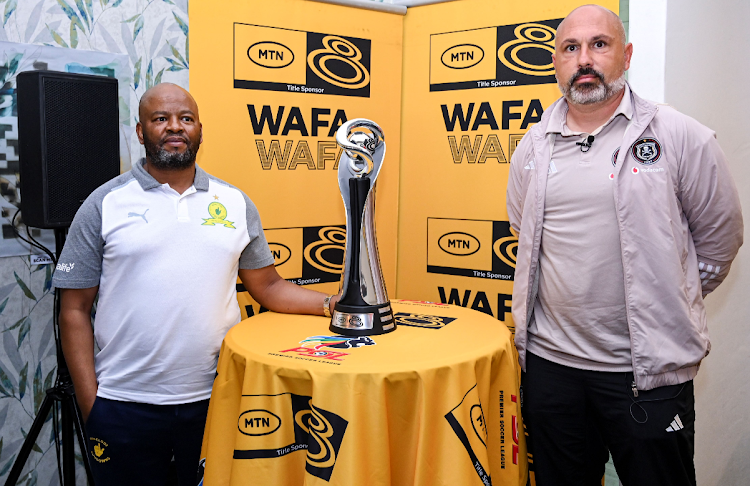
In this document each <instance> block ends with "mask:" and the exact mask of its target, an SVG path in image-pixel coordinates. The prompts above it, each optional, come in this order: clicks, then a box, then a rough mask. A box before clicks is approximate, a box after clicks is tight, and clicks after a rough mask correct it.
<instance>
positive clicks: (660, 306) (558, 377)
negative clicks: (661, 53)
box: [507, 5, 743, 486]
mask: <svg viewBox="0 0 750 486" xmlns="http://www.w3.org/2000/svg"><path fill="white" fill-rule="evenodd" d="M632 55H633V46H632V44H628V43H627V42H626V39H625V30H624V29H623V26H622V22H621V21H620V19H619V18H618V17H617V15H616V14H614V13H613V12H611V11H609V10H607V9H605V8H602V7H600V6H596V5H586V6H583V7H579V8H577V9H575V10H573V11H572V12H571V13H570V14H569V15H568V16H567V17H566V18H565V19H564V20H563V21H562V23H561V24H560V25H559V27H558V29H557V36H556V39H555V54H554V55H553V63H554V66H555V71H556V77H557V82H558V85H559V87H560V91H561V92H562V94H563V97H562V98H561V99H559V100H558V101H556V102H555V103H554V104H553V105H552V106H550V107H549V108H548V109H547V110H546V111H545V112H544V115H543V117H542V119H541V121H540V122H539V123H538V124H537V125H535V126H534V127H533V128H532V129H531V130H529V132H528V133H527V134H526V135H525V136H524V138H523V140H522V141H521V142H520V144H519V146H518V148H517V149H516V151H515V153H514V154H513V158H512V161H511V165H510V177H509V183H508V195H507V206H508V213H509V219H510V223H511V226H512V227H513V229H514V230H515V231H516V232H517V234H518V235H519V237H518V252H517V263H516V272H515V283H514V290H513V307H512V310H513V319H514V322H515V325H516V335H515V342H516V347H517V348H518V353H519V361H520V364H521V368H522V370H523V375H522V413H523V418H524V421H525V423H526V425H527V427H528V432H529V439H530V440H529V451H530V453H531V454H533V458H534V462H533V469H534V471H535V476H536V484H537V485H538V486H546V485H576V486H581V485H584V486H586V485H591V486H593V485H600V484H601V479H602V476H603V474H604V465H605V463H606V462H607V459H608V453H611V455H612V458H613V460H614V464H615V468H616V469H617V474H618V475H619V477H620V480H621V481H622V483H623V484H624V485H626V486H628V485H660V486H666V485H675V486H677V485H680V486H684V485H689V484H693V485H694V484H695V482H696V479H695V468H694V463H693V450H694V435H695V408H694V401H695V400H694V393H693V381H692V380H693V378H694V377H695V375H696V373H697V372H698V367H699V366H700V363H701V360H702V359H703V358H704V357H706V356H707V355H708V352H709V350H710V347H711V346H710V342H709V339H708V331H707V325H706V311H705V307H704V304H703V299H704V297H706V295H708V294H709V293H710V292H711V291H713V290H714V289H715V288H716V287H717V286H718V285H719V284H720V283H721V282H722V281H723V280H724V278H725V277H726V276H727V273H728V272H729V267H730V265H731V263H732V260H733V259H734V257H735V256H736V255H737V251H738V249H739V247H740V245H741V244H742V232H743V226H742V214H741V210H740V204H739V198H738V196H737V190H736V188H735V186H734V183H733V182H732V178H731V176H730V174H729V170H728V168H727V164H726V160H725V157H724V154H723V152H722V151H721V149H720V148H719V145H718V143H717V142H716V139H715V136H714V133H713V132H712V131H711V130H709V129H708V128H706V127H704V126H703V125H701V124H699V123H698V122H696V121H695V120H693V119H692V118H689V117H687V116H685V115H682V114H680V113H678V112H677V111H676V110H674V109H672V108H670V107H668V106H663V105H662V106H657V105H655V104H653V103H651V102H649V101H646V100H643V99H641V98H640V97H638V96H637V95H636V94H635V93H634V92H633V91H632V90H631V89H630V87H629V86H628V84H627V82H626V81H625V71H626V70H627V69H628V68H629V67H630V59H631V56H632Z"/></svg>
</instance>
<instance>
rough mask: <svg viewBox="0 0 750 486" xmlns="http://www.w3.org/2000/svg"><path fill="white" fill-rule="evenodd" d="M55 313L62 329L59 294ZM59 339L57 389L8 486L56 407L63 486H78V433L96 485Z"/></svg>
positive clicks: (59, 233)
mask: <svg viewBox="0 0 750 486" xmlns="http://www.w3.org/2000/svg"><path fill="white" fill-rule="evenodd" d="M66 231H67V228H55V250H56V251H55V253H56V254H57V256H58V257H59V256H60V254H61V253H62V249H63V246H64V245H65V232H66ZM53 312H54V313H55V315H54V319H53V320H52V321H53V324H52V325H53V326H59V324H58V322H59V319H60V293H59V292H58V291H57V290H55V306H54V310H53ZM59 335H60V334H59V329H55V346H56V349H57V380H55V386H54V387H52V388H50V389H49V390H47V393H46V395H45V397H44V400H43V401H42V405H41V406H40V407H39V413H38V414H37V416H36V418H35V419H34V423H33V424H32V425H31V429H30V430H29V434H28V435H27V436H26V440H25V441H24V442H23V446H21V451H20V452H19V453H18V457H17V458H16V461H15V462H14V463H13V467H12V468H11V470H10V474H9V475H8V478H7V479H6V481H5V486H15V485H16V484H17V483H18V479H19V478H20V476H21V471H22V470H23V467H24V465H25V464H26V461H27V460H28V458H29V454H31V450H32V448H33V447H34V444H35V443H36V440H37V438H38V437H39V433H40V432H41V431H42V427H44V423H45V422H46V420H47V416H48V415H49V413H50V411H51V410H52V408H53V405H55V404H56V403H57V404H59V405H60V406H61V411H60V415H61V427H60V428H61V430H62V438H61V442H62V471H63V483H62V486H75V484H76V473H75V467H76V461H75V452H74V449H73V445H74V444H73V433H74V431H75V434H76V436H77V437H78V446H79V448H80V450H81V456H82V457H83V466H84V468H85V469H86V478H87V479H88V483H89V485H90V486H93V485H94V478H93V476H92V475H91V466H89V459H88V458H89V453H88V448H87V447H86V437H85V436H84V433H85V431H84V427H83V419H82V417H81V411H80V410H79V408H78V404H77V403H76V393H75V390H74V389H73V380H72V379H71V378H70V372H69V371H68V365H67V364H66V363H65V356H63V351H62V345H61V343H60V339H58V338H57V337H58V336H59ZM55 408H56V407H55ZM58 467H59V464H58Z"/></svg>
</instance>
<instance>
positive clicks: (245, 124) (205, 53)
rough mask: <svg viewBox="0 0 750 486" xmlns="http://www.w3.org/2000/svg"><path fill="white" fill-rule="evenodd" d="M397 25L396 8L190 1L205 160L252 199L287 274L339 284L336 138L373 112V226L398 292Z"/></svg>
mask: <svg viewBox="0 0 750 486" xmlns="http://www.w3.org/2000/svg"><path fill="white" fill-rule="evenodd" d="M402 29H403V17H402V16H400V15H395V14H388V13H381V12H374V11H369V10H361V9H354V8H348V7H341V6H337V5H329V4H322V3H316V2H308V1H302V0H274V1H273V2H264V1H247V0H245V1H237V2H208V1H205V0H204V1H193V2H190V42H191V44H192V47H193V49H192V53H191V57H190V63H191V65H190V91H191V93H192V94H193V96H194V97H195V99H196V100H197V102H198V105H199V107H200V118H201V122H202V123H203V135H204V144H203V146H202V147H201V151H200V155H199V157H198V164H199V165H200V166H201V167H203V168H204V169H206V170H207V171H208V172H209V173H211V174H213V175H215V176H217V177H219V178H221V179H223V180H225V181H227V182H229V183H231V184H233V185H235V186H237V187H239V188H240V189H242V190H243V191H245V193H247V195H248V196H250V198H251V199H252V200H253V202H254V203H255V204H256V206H257V207H258V210H259V212H260V215H261V219H262V222H263V227H264V229H265V234H266V238H267V239H268V242H269V245H270V247H271V250H272V252H273V255H274V258H275V260H276V266H277V269H278V272H279V274H280V275H281V276H282V277H284V278H286V279H288V280H290V281H293V282H295V283H298V284H300V285H309V286H311V287H312V288H314V289H317V290H321V291H324V292H329V293H335V292H337V291H338V282H339V280H340V275H341V271H342V269H343V263H342V262H343V256H344V242H345V214H344V207H343V202H342V200H341V196H340V193H339V187H338V179H337V169H338V160H339V157H340V156H341V151H340V150H339V148H338V147H337V145H336V142H335V139H334V135H335V132H336V129H337V128H338V127H339V126H341V125H342V124H343V123H344V122H345V121H347V120H351V119H353V118H369V119H371V120H373V121H375V122H376V123H378V124H379V125H380V126H381V127H382V128H383V131H384V133H385V140H386V146H387V152H386V158H385V161H384V165H383V170H382V172H381V175H380V177H379V178H378V185H377V197H376V205H377V206H376V218H377V221H376V224H377V229H378V241H379V248H380V256H381V260H382V266H383V273H384V276H385V280H386V284H387V285H388V287H389V289H391V293H392V296H394V295H393V292H395V282H396V231H397V223H396V221H397V211H398V175H399V152H400V146H399V145H400V110H401V96H400V92H401V52H402V45H401V39H402V33H403V30H402ZM239 290H242V288H241V286H240V288H239ZM238 298H239V300H240V306H241V308H242V309H243V314H244V315H253V314H255V313H258V312H259V311H260V310H261V309H259V307H258V305H257V304H255V303H254V302H252V301H251V300H250V298H249V296H248V294H247V293H246V292H241V293H239V294H238Z"/></svg>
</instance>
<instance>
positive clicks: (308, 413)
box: [233, 393, 349, 481]
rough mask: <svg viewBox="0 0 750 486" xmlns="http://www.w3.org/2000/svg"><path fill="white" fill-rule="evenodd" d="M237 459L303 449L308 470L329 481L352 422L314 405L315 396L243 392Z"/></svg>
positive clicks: (290, 452) (277, 454) (275, 454)
mask: <svg viewBox="0 0 750 486" xmlns="http://www.w3.org/2000/svg"><path fill="white" fill-rule="evenodd" d="M240 409H241V410H244V412H242V413H241V414H240V416H239V420H238V427H239V433H240V434H239V436H238V437H237V439H236V442H235V445H236V446H237V448H236V449H235V450H234V454H233V457H234V459H239V460H244V459H272V458H278V457H283V456H286V455H287V454H294V453H295V452H298V451H302V452H304V453H305V454H306V456H307V459H306V463H307V464H306V465H305V470H306V471H307V472H308V473H309V474H312V475H313V476H315V477H318V478H321V479H323V480H325V481H330V479H331V474H333V468H334V466H335V465H336V458H337V457H338V453H339V449H340V448H341V442H342V440H343V438H344V434H345V433H346V428H347V426H348V424H349V422H348V421H347V420H345V419H344V418H343V417H341V416H340V415H337V414H335V413H333V412H330V411H328V410H325V409H322V408H320V407H317V406H314V405H313V404H312V397H310V396H305V395H295V394H292V393H281V394H279V395H243V396H242V400H241V402H240Z"/></svg>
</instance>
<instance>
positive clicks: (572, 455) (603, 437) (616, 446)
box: [521, 353, 696, 486]
mask: <svg viewBox="0 0 750 486" xmlns="http://www.w3.org/2000/svg"><path fill="white" fill-rule="evenodd" d="M632 381H633V374H632V373H608V372H600V371H587V370H579V369H575V368H569V367H567V366H562V365H559V364H556V363H552V362H550V361H547V360H545V359H542V358H540V357H538V356H535V355H533V354H530V353H527V355H526V373H524V374H523V376H522V380H521V384H522V413H523V419H524V422H525V424H526V427H527V429H528V432H529V452H530V453H531V454H532V460H533V466H532V467H533V470H534V473H535V476H536V484H537V486H552V485H554V486H558V485H575V486H601V480H602V476H603V475H604V465H605V464H606V462H607V459H608V454H607V451H608V450H609V452H610V453H611V454H612V458H613V460H614V464H615V469H616V470H617V475H618V476H619V477H620V481H622V484H623V485H624V486H651V485H654V486H671V485H674V486H688V485H695V484H696V480H695V467H694V464H693V451H694V440H695V398H694V395H693V382H692V381H689V382H687V383H683V384H680V385H672V386H664V387H660V388H656V389H653V390H648V391H643V390H639V391H638V396H637V397H635V396H634V394H633V390H632V387H631V386H632V385H631V384H632Z"/></svg>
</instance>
